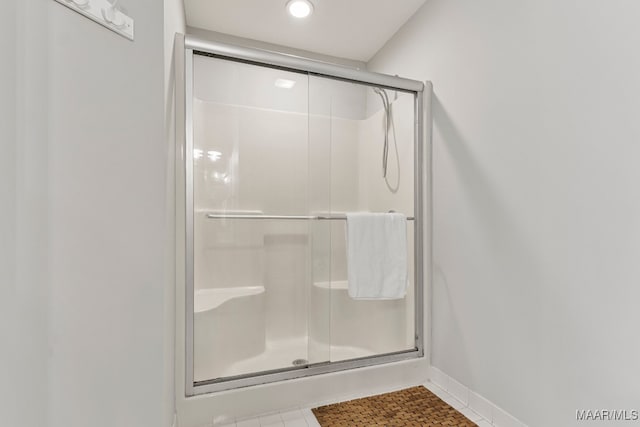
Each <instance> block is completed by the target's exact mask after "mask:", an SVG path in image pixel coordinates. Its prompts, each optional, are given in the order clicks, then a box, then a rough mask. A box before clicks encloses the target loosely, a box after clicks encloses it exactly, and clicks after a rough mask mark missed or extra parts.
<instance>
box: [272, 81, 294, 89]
mask: <svg viewBox="0 0 640 427" xmlns="http://www.w3.org/2000/svg"><path fill="white" fill-rule="evenodd" d="M275 85H276V87H279V88H281V89H291V88H292V87H294V86H295V85H296V82H295V80H288V79H276V82H275Z"/></svg>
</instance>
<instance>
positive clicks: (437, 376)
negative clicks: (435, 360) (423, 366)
mask: <svg viewBox="0 0 640 427" xmlns="http://www.w3.org/2000/svg"><path fill="white" fill-rule="evenodd" d="M429 381H430V382H432V383H433V384H435V385H437V386H438V387H440V388H441V389H442V390H444V391H445V392H447V393H448V394H450V395H451V396H452V397H454V398H455V399H457V400H458V401H459V402H460V405H461V406H462V407H463V408H469V409H471V410H472V411H474V412H475V413H477V414H478V415H480V416H482V417H483V418H484V419H485V420H486V421H487V422H488V423H489V424H490V425H492V426H495V427H527V425H526V424H525V423H523V422H522V421H520V420H518V419H517V418H516V417H514V416H513V415H511V414H509V413H508V412H507V411H505V410H504V409H502V408H500V407H499V406H498V405H496V404H494V403H493V402H491V401H489V399H486V398H484V397H483V396H481V395H480V394H478V393H476V392H475V391H473V390H471V389H469V387H467V386H465V385H464V384H461V383H460V382H458V381H456V380H455V379H453V378H452V377H450V376H449V375H447V374H445V373H444V372H442V371H441V370H440V369H438V368H436V367H434V366H431V367H429ZM460 405H459V406H460ZM454 407H455V406H454ZM456 409H457V408H456Z"/></svg>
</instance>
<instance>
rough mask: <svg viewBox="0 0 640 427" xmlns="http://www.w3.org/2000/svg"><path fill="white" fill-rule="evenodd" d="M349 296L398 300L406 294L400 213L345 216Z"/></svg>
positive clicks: (404, 229) (403, 228)
mask: <svg viewBox="0 0 640 427" xmlns="http://www.w3.org/2000/svg"><path fill="white" fill-rule="evenodd" d="M347 270H348V279H349V296H350V297H351V298H354V299H400V298H404V296H405V295H406V293H407V281H408V272H407V219H406V217H405V216H404V215H403V214H400V213H348V214H347Z"/></svg>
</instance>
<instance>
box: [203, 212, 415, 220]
mask: <svg viewBox="0 0 640 427" xmlns="http://www.w3.org/2000/svg"><path fill="white" fill-rule="evenodd" d="M206 216H207V218H209V219H278V220H280V219H285V220H328V221H345V220H346V219H347V216H346V215H247V214H242V215H233V214H230V215H227V214H214V213H209V214H207V215H206ZM414 220H415V218H414V217H412V216H408V217H407V221H414Z"/></svg>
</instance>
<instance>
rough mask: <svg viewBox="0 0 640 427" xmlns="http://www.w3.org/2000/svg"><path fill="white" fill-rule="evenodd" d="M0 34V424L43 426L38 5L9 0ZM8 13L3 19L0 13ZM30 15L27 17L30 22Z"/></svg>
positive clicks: (42, 27) (42, 26)
mask: <svg viewBox="0 0 640 427" xmlns="http://www.w3.org/2000/svg"><path fill="white" fill-rule="evenodd" d="M2 7H3V16H6V17H7V19H6V21H7V22H6V24H5V25H3V26H2V29H1V30H0V31H1V33H0V51H1V52H2V54H3V58H2V61H0V94H1V95H0V150H1V152H2V154H1V155H0V336H1V337H2V344H1V345H0V347H1V350H0V378H2V381H0V424H2V425H15V426H21V427H22V426H24V427H36V426H42V425H46V420H47V383H46V379H47V357H48V355H49V351H50V350H49V347H48V345H47V344H48V343H47V294H48V286H47V241H48V239H47V222H48V220H47V209H46V199H47V189H46V177H47V165H46V158H47V138H46V130H47V113H46V102H47V93H46V85H45V84H44V82H45V81H46V65H47V56H46V55H43V54H42V40H43V39H45V38H46V37H41V36H42V35H45V36H46V30H47V19H46V12H45V9H44V7H43V2H42V1H38V0H26V1H17V0H16V1H8V2H4V3H3V5H2ZM5 13H6V15H5ZM27 17H28V19H27Z"/></svg>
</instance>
